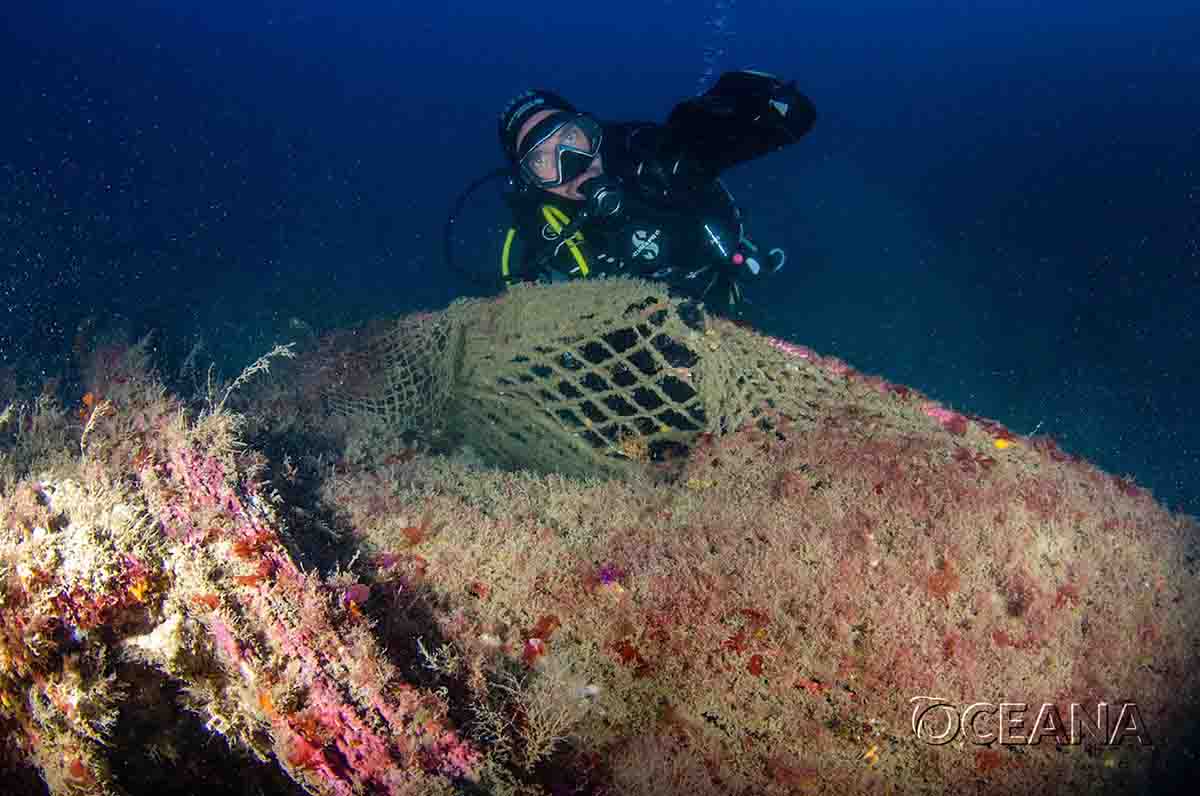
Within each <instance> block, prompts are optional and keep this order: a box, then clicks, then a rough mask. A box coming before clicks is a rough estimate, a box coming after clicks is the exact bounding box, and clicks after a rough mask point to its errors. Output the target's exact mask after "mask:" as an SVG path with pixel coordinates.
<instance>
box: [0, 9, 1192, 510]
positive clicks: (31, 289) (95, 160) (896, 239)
mask: <svg viewBox="0 0 1200 796" xmlns="http://www.w3.org/2000/svg"><path fill="white" fill-rule="evenodd" d="M14 5H18V4H15V3H7V4H5V10H3V11H0V20H2V22H3V26H2V31H0V74H2V75H3V78H4V79H3V80H0V258H2V259H0V267H3V269H4V272H3V279H2V280H0V302H2V303H0V309H2V310H3V312H2V314H0V360H2V362H3V364H4V365H5V366H7V367H10V368H13V369H14V370H15V371H16V372H17V374H18V375H19V376H20V377H21V378H25V379H29V378H34V377H36V376H37V375H38V374H39V373H40V372H42V371H45V372H47V373H57V372H60V371H62V370H64V368H65V367H66V363H67V361H68V359H69V354H70V348H71V343H72V338H73V337H74V335H75V330H76V328H77V326H78V324H79V323H80V322H81V321H82V319H84V318H85V317H88V316H98V317H99V318H100V319H101V322H102V323H111V322H112V321H111V318H112V317H114V316H119V317H122V318H124V319H125V320H124V325H125V326H127V327H128V328H129V329H130V331H131V333H133V334H140V333H142V332H143V331H145V330H147V329H150V328H153V329H156V330H158V340H159V341H160V346H161V349H162V353H163V357H164V358H165V359H168V360H169V359H170V358H171V357H172V356H175V357H178V356H181V355H182V352H184V351H186V350H187V349H188V347H189V346H190V345H191V342H192V341H193V340H194V339H195V338H196V336H197V335H201V336H203V337H204V339H205V341H206V343H207V347H208V351H209V352H210V355H211V356H214V357H216V358H217V360H218V362H219V363H220V365H221V367H222V369H223V370H224V371H225V372H227V373H228V372H231V371H236V370H237V369H238V368H239V367H240V365H241V364H243V363H245V362H246V361H249V360H250V359H252V358H253V357H254V356H257V355H258V354H260V353H261V352H262V351H263V350H265V348H266V347H268V346H269V345H270V343H272V342H274V341H277V340H283V339H288V336H289V334H294V325H293V324H292V322H291V321H292V319H293V318H297V319H299V320H301V321H303V322H305V323H307V324H310V325H312V326H314V327H316V328H318V329H323V328H328V327H330V326H332V325H337V324H346V323H353V322H358V321H361V320H363V319H365V318H367V317H370V316H381V315H392V314H396V313H399V312H403V311H407V310H410V309H413V308H416V307H435V306H440V305H443V304H444V303H446V302H447V301H449V300H451V299H452V298H454V297H455V296H457V295H462V294H463V293H466V292H472V291H473V290H474V288H473V287H472V286H471V285H469V284H465V283H464V282H462V281H461V280H459V279H457V278H456V277H455V276H454V275H453V274H450V273H448V272H447V271H446V269H445V267H444V264H443V262H442V257H441V249H440V239H441V227H442V224H443V222H444V219H445V214H446V211H447V209H448V207H449V205H450V203H451V201H452V200H453V199H454V197H455V195H456V194H457V193H458V192H459V191H460V190H461V189H462V188H463V186H464V185H465V184H466V183H467V182H468V181H469V180H470V179H471V178H473V177H475V176H477V175H479V174H481V173H483V172H485V171H487V170H488V169H490V168H492V167H494V166H496V165H499V148H498V144H497V142H496V133H495V117H496V113H497V111H498V110H499V108H500V107H501V106H502V105H503V104H504V102H505V101H506V100H507V99H508V98H509V97H511V96H512V95H513V94H515V93H516V92H517V91H518V90H520V89H522V88H525V87H527V86H530V85H539V86H543V87H547V88H552V89H555V90H558V91H560V92H561V93H563V94H565V95H566V96H567V97H569V98H571V99H572V100H573V101H574V102H575V103H576V104H577V105H580V106H583V107H586V108H588V109H591V110H592V111H594V112H595V113H597V114H598V115H600V116H602V117H604V118H607V119H622V118H648V119H662V118H664V117H665V115H666V113H667V111H668V110H669V109H670V107H671V105H672V104H673V103H674V102H676V101H678V100H679V99H682V98H683V97H685V96H687V95H689V94H692V93H695V92H697V91H699V90H701V89H702V88H704V87H705V86H706V85H707V84H708V81H707V80H706V77H705V75H706V73H707V72H709V71H711V70H715V71H717V72H719V71H721V70H725V69H733V68H741V67H755V68H760V69H765V70H768V71H772V72H775V73H777V74H781V75H785V76H787V77H789V78H795V79H796V80H797V81H798V83H799V85H800V87H801V88H802V89H803V90H804V91H805V92H806V93H808V94H809V95H810V96H812V97H813V99H814V100H815V102H816V104H817V107H818V109H819V111H820V114H821V116H820V120H819V122H818V127H817V129H816V130H815V131H814V132H813V134H812V135H811V136H810V137H809V138H808V139H806V140H805V141H803V142H801V143H800V144H799V145H797V146H795V147H793V148H792V149H789V150H786V151H784V152H782V153H779V154H776V155H773V156H771V157H768V158H766V159H763V160H762V161H759V162H755V163H752V164H749V165H748V166H745V167H741V168H739V169H737V170H735V171H734V172H733V173H731V174H730V175H728V182H729V184H730V186H731V188H732V189H733V190H734V192H735V193H736V194H737V195H738V196H739V198H740V199H741V200H742V202H743V204H744V205H745V206H746V209H747V211H748V212H749V214H750V217H751V222H752V226H751V231H752V232H753V233H754V234H755V236H756V237H757V238H758V239H760V241H761V242H764V243H767V244H769V245H772V246H774V245H781V246H784V247H786V248H788V250H789V251H790V253H791V262H790V263H789V267H788V269H787V271H786V273H785V275H783V276H782V277H780V278H779V279H777V280H776V281H775V282H774V283H773V284H772V285H771V288H770V290H769V291H762V292H759V293H758V294H756V295H755V296H754V298H755V304H754V305H753V307H752V309H751V311H750V317H751V319H752V320H753V321H754V322H755V323H756V324H757V325H759V326H760V327H762V328H764V329H765V330H766V331H768V332H770V333H773V334H777V335H783V336H786V337H788V338H789V339H792V340H795V341H797V342H801V343H805V344H807V345H810V346H812V347H813V348H815V349H817V350H818V351H821V352H822V353H827V354H835V355H837V356H840V357H842V358H844V359H846V360H847V361H849V362H850V363H851V364H853V365H855V366H856V367H859V368H860V369H863V370H866V371H869V372H875V373H879V374H882V375H884V376H886V377H887V378H889V379H891V380H893V381H899V382H905V383H909V384H913V385H915V386H917V387H919V388H920V389H922V390H924V391H926V392H928V393H930V394H931V395H933V396H934V397H937V398H939V399H941V400H944V401H946V402H947V403H949V404H951V405H953V406H955V407H957V408H961V409H963V410H965V411H968V412H972V413H977V414H982V415H987V416H991V417H995V418H997V419H999V420H1001V421H1002V422H1005V423H1006V424H1009V425H1010V426H1011V427H1013V428H1014V429H1015V430H1017V431H1019V432H1022V433H1027V432H1029V431H1031V430H1033V429H1034V428H1035V427H1036V428H1038V429H1039V432H1040V433H1049V434H1051V435H1053V436H1055V437H1056V438H1058V439H1059V440H1061V441H1062V443H1063V444H1064V446H1065V447H1066V448H1068V449H1069V450H1072V451H1074V452H1077V453H1080V454H1083V455H1085V456H1086V457H1088V458H1090V459H1092V460H1094V461H1096V462H1097V463H1098V464H1100V465H1101V466H1103V467H1105V468H1106V469H1109V470H1111V471H1113V472H1115V473H1132V474H1134V475H1135V476H1136V478H1137V480H1138V481H1139V483H1143V484H1145V485H1148V486H1150V487H1151V488H1152V489H1153V490H1154V492H1155V494H1157V495H1158V496H1159V497H1161V498H1163V499H1164V500H1166V501H1167V502H1168V503H1170V504H1171V505H1172V506H1175V507H1180V508H1183V509H1185V510H1187V511H1189V512H1192V513H1200V490H1198V489H1197V486H1196V483H1195V478H1194V475H1193V474H1194V473H1195V472H1196V470H1197V467H1198V465H1200V423H1198V418H1197V404H1198V402H1197V398H1196V391H1197V388H1200V375H1198V374H1200V368H1198V365H1200V354H1198V353H1197V351H1198V343H1200V340H1198V335H1197V329H1198V322H1197V315H1196V313H1197V306H1198V304H1200V220H1198V219H1200V44H1198V42H1200V11H1197V10H1195V9H1194V4H1185V3H1183V2H1153V1H1151V2H1143V3H1137V4H1131V3H1125V2H1122V3H1117V2H1110V1H1109V0H1104V1H1103V2H1095V1H1094V0H1087V1H1085V0H1072V2H1004V3H1001V2H981V3H971V4H963V3H951V2H946V3H933V2H922V3H889V2H873V3H851V4H847V3H831V2H826V3H767V2H761V0H760V1H758V2H751V1H750V0H736V1H735V0H724V2H712V1H711V0H705V2H683V0H642V1H641V2H630V1H629V0H618V1H617V2H610V3H602V4H595V3H585V4H578V5H570V4H561V3H557V4H544V5H542V6H538V5H535V4H519V5H513V4H493V3H481V2H470V3H468V2H452V3H449V4H446V5H443V6H441V7H440V8H439V4H432V3H431V4H420V5H418V4H413V3H409V2H395V3H383V2H348V3H339V4H337V10H336V11H330V10H326V8H327V7H330V6H332V5H333V4H328V3H315V2H307V3H286V4H285V3H258V2H253V0H249V1H248V2H238V3H228V2H214V1H212V0H209V1H208V2H193V1H192V0H187V1H177V2H171V3H166V2H158V3H152V2H135V3H104V4H98V3H83V2H57V3H55V2H39V3H36V4H34V3H27V4H21V5H27V6H32V7H34V8H27V9H22V10H14V9H13V8H12V6H14ZM967 5H969V6H970V8H964V7H963V6H967ZM568 6H569V7H568ZM1188 6H1193V7H1192V8H1189V7H1188ZM572 8H573V9H575V10H573V11H572V10H571V9H572ZM541 9H545V10H541ZM706 50H707V51H708V53H709V55H708V57H707V60H706V55H705V53H706ZM500 212H501V207H500V205H499V204H498V202H497V201H496V197H495V196H493V195H489V192H487V191H485V192H484V193H483V194H482V195H481V197H480V198H479V200H478V201H477V202H475V203H474V204H473V205H471V207H470V208H469V209H468V211H467V212H466V213H464V217H463V221H462V222H461V226H462V228H463V230H464V236H466V237H469V238H473V239H472V240H468V241H465V242H464V256H465V257H466V258H467V259H468V260H469V262H471V263H472V265H474V264H476V263H478V264H479V266H478V267H479V268H480V269H481V270H486V269H488V268H492V267H494V263H493V262H492V259H491V258H494V256H495V251H494V247H493V244H494V243H495V242H496V240H497V239H498V238H497V236H498V234H499V228H500V225H501V224H502V223H503V218H502V217H501V216H500ZM472 233H473V234H472ZM484 254H486V257H487V258H489V259H488V260H486V261H485V260H484V259H483V255H484ZM473 255H478V256H473Z"/></svg>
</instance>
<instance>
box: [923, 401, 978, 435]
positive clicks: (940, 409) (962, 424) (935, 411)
mask: <svg viewBox="0 0 1200 796" xmlns="http://www.w3.org/2000/svg"><path fill="white" fill-rule="evenodd" d="M921 411H922V412H924V413H925V414H926V415H928V416H929V417H932V418H933V419H934V420H936V421H938V423H940V424H941V425H942V428H944V429H946V430H947V431H949V432H950V433H951V434H954V435H956V436H962V435H963V434H966V433H967V418H966V417H964V416H963V415H960V414H959V413H958V412H955V411H953V410H951V409H947V408H946V407H944V406H939V405H938V404H936V403H932V402H930V403H926V404H924V405H923V406H922V407H921Z"/></svg>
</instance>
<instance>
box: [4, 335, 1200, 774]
mask: <svg viewBox="0 0 1200 796" xmlns="http://www.w3.org/2000/svg"><path fill="white" fill-rule="evenodd" d="M711 328H712V329H714V330H715V334H709V335H708V336H707V337H705V338H704V339H705V340H706V341H712V345H714V346H716V345H720V344H721V340H722V337H721V335H722V334H727V335H741V336H742V337H744V338H746V339H749V338H751V337H752V338H754V339H756V340H759V341H760V342H761V344H762V346H763V348H764V350H766V349H767V348H769V349H771V350H773V351H774V352H776V354H778V355H780V356H783V357H786V358H787V362H788V363H789V365H788V367H791V368H794V369H796V372H797V373H800V374H801V375H803V374H805V373H810V374H812V375H813V376H814V378H815V377H816V376H818V375H819V376H820V384H821V385H822V386H821V390H822V396H821V398H820V399H819V400H817V399H814V400H812V401H811V402H809V404H808V409H807V410H806V412H805V413H804V415H803V416H802V417H801V416H798V414H799V413H798V412H796V411H793V410H791V409H787V410H785V409H780V408H778V407H771V406H763V407H762V409H761V411H759V412H757V413H756V414H755V415H754V416H753V417H752V418H750V419H749V420H747V422H745V423H743V424H742V425H740V426H739V427H737V428H730V429H726V430H723V431H721V432H720V433H700V434H697V435H696V437H695V438H694V439H693V440H692V441H691V444H690V445H689V446H688V447H687V450H686V451H682V452H681V451H680V450H679V449H677V448H676V449H672V450H671V451H667V452H658V451H655V450H653V449H650V448H648V447H646V446H639V445H638V444H637V440H636V439H631V438H622V439H621V440H619V443H618V447H619V448H620V451H621V454H622V456H623V457H624V459H625V460H626V462H627V463H628V464H629V465H630V467H629V473H630V474H629V475H627V476H626V477H605V478H600V477H596V478H587V477H566V476H563V475H559V474H554V473H535V472H532V471H528V470H517V469H511V468H510V469H503V468H498V467H494V466H492V465H491V463H490V462H486V461H481V460H480V458H479V456H478V455H477V454H475V453H474V452H473V451H472V449H471V448H470V447H469V446H463V445H461V444H456V443H455V434H454V433H453V432H454V429H452V428H451V429H442V430H441V433H440V435H432V436H429V437H414V436H413V435H412V434H409V433H404V434H402V433H400V431H398V430H397V429H395V428H389V427H388V425H387V424H386V423H383V422H379V421H371V420H370V419H369V418H363V417H354V416H346V415H344V414H340V413H337V412H334V411H332V410H331V408H330V406H329V404H328V402H326V401H324V400H322V398H321V390H320V389H319V387H314V385H313V384H312V383H311V379H312V378H313V373H314V369H313V368H312V362H313V360H312V359H308V360H306V358H305V357H304V356H301V357H300V358H298V359H296V360H294V361H290V362H280V363H277V367H275V368H274V369H273V371H272V372H271V373H270V374H262V375H261V376H260V378H259V380H258V381H255V382H253V384H252V385H250V386H249V387H247V388H246V389H244V390H240V391H238V392H237V393H226V398H230V400H228V402H227V401H226V400H220V401H217V400H214V395H213V394H212V393H211V392H210V395H209V396H207V398H184V397H181V396H178V395H175V394H172V393H171V392H170V391H168V389H167V388H166V387H165V386H164V384H163V380H162V379H161V378H160V377H159V375H158V374H156V373H155V371H154V369H153V368H152V367H151V366H150V364H149V360H148V357H147V355H146V351H145V350H144V349H143V348H141V347H138V346H111V345H110V346H105V347H97V348H96V349H95V350H93V351H92V352H90V354H88V355H87V361H86V363H85V367H84V372H85V374H86V384H85V392H84V393H83V394H82V395H81V396H77V397H73V398H72V399H70V400H69V401H66V402H64V401H61V400H59V399H56V398H55V397H53V396H50V395H44V396H42V397H40V398H37V399H32V400H26V401H23V402H22V401H16V402H13V403H11V404H10V405H9V406H8V408H7V409H6V410H4V415H3V419H2V421H0V423H2V425H0V437H2V448H0V450H2V455H3V459H2V460H0V620H2V621H0V727H3V731H4V744H3V751H2V753H0V755H2V756H0V766H3V768H4V774H3V776H4V777H5V781H6V782H7V783H11V785H10V786H6V789H5V793H14V794H17V793H22V792H29V793H45V792H47V790H48V791H49V792H51V793H55V794H74V793H95V794H121V793H131V794H137V793H152V792H153V793H159V794H162V793H209V792H213V793H217V792H222V793H223V792H228V793H279V794H284V793H300V792H305V791H307V792H309V793H316V794H352V793H372V794H373V793H388V794H400V793H413V794H417V793H421V794H424V793H447V794H449V793H470V794H475V793H496V794H508V793H514V794H515V793H521V794H547V795H549V794H565V793H578V794H642V793H645V794H670V793H680V794H683V793H687V794H693V795H695V796H698V795H699V794H709V793H711V794H726V793H737V794H751V793H753V794H758V793H768V794H769V793H778V794H786V793H806V794H807V793H831V794H847V793H943V792H949V791H966V792H974V793H1039V792H1057V793H1067V792H1074V793H1096V792H1110V793H1119V792H1136V791H1139V790H1141V789H1145V788H1149V787H1160V788H1162V787H1167V786H1169V785H1170V784H1171V783H1172V782H1173V781H1174V780H1175V778H1176V777H1179V776H1183V774H1181V773H1180V772H1185V773H1186V772H1189V771H1193V770H1194V751H1193V748H1194V744H1193V742H1192V741H1193V735H1192V733H1193V728H1192V727H1191V725H1190V722H1191V721H1193V720H1194V717H1195V716H1196V715H1197V714H1196V699H1197V695H1198V694H1200V689H1198V686H1200V682H1198V678H1200V674H1198V673H1197V672H1198V671H1200V669H1198V668H1197V643H1198V641H1200V636H1198V634H1197V629H1196V617H1197V616H1198V615H1200V610H1198V609H1200V604H1198V603H1200V590H1198V589H1197V572H1196V567H1197V563H1196V558H1195V551H1196V540H1197V531H1198V530H1200V529H1198V527H1197V523H1196V521H1195V520H1194V519H1193V518H1190V517H1186V516H1181V515H1175V514H1171V513H1170V512H1168V511H1167V510H1165V509H1164V508H1163V507H1162V506H1160V505H1159V504H1158V503H1156V502H1155V500H1154V498H1153V497H1152V496H1151V495H1150V494H1148V493H1147V492H1146V491H1145V490H1143V489H1142V488H1140V487H1138V486H1137V485H1136V484H1135V483H1133V482H1132V481H1131V480H1129V479H1127V478H1122V477H1116V476H1113V475H1111V474H1108V473H1105V472H1102V471H1101V470H1099V469H1097V468H1096V467H1094V466H1092V465H1090V464H1089V463H1087V462H1085V461H1081V460H1080V459H1078V458H1076V457H1074V456H1072V455H1070V454H1069V453H1067V452H1064V451H1062V450H1061V449H1060V448H1059V447H1058V446H1057V445H1055V443H1054V442H1053V441H1052V440H1050V439H1048V438H1045V437H1040V438H1030V437H1025V436H1021V435H1018V434H1015V433H1013V432H1011V431H1009V430H1008V429H1006V428H1004V427H1003V426H1001V425H1000V424H999V423H996V422H993V421H989V420H987V419H984V418H979V417H974V416H971V415H970V414H968V413H965V412H962V411H957V410H954V409H951V408H949V407H944V406H942V405H940V404H938V403H937V402H935V401H933V400H931V399H929V398H928V397H926V396H923V395H920V394H919V393H918V392H917V391H916V390H913V389H910V388H906V387H903V386H900V385H894V384H890V383H888V382H886V381H884V380H882V379H879V378H877V377H869V376H865V375H863V374H860V373H858V372H857V371H855V370H854V369H853V368H851V367H849V366H847V365H845V364H844V363H841V362H838V361H837V360H833V359H830V358H825V357H821V356H819V355H817V354H816V353H814V352H812V351H810V350H808V349H806V348H802V347H799V346H792V345H789V344H786V343H782V342H779V341H770V340H767V339H765V338H758V337H756V336H754V335H752V333H750V332H748V331H745V330H734V329H733V328H732V327H726V326H722V325H721V324H719V323H716V322H713V323H712V325H711ZM730 339H732V338H730ZM714 350H715V349H714ZM814 383H816V382H814ZM831 385H832V386H831ZM230 396H232V397H230ZM64 403H65V405H64ZM800 403H803V402H800ZM797 405H799V403H798V404H797ZM0 409H3V407H0ZM922 700H924V701H922ZM980 703H983V704H984V707H983V708H982V709H978V710H976V711H975V713H974V714H968V717H970V716H972V715H973V716H974V720H973V721H969V722H968V724H969V726H965V727H955V729H958V730H960V731H959V732H957V733H954V734H953V736H950V737H946V736H947V735H949V733H944V732H942V729H943V725H945V724H946V722H947V721H948V720H950V719H954V720H955V721H957V720H958V719H957V718H955V717H961V713H962V711H963V710H965V709H966V708H967V707H968V706H970V705H972V704H980ZM1000 703H1010V704H1025V705H1026V706H1027V707H1026V712H1025V713H1024V714H1023V718H1024V721H1023V723H1021V721H1020V719H1018V720H1017V723H1016V724H1012V723H1011V722H1010V723H1009V724H1008V725H1006V726H1001V725H1002V724H1003V719H1004V718H1005V717H1009V718H1011V714H1006V713H1004V712H1003V711H1001V710H1000V709H999V708H998V707H997V708H996V709H994V710H993V709H992V708H989V707H987V706H988V705H994V706H999V705H1000ZM1101 703H1104V704H1107V705H1109V706H1111V708H1110V713H1111V717H1112V722H1111V723H1110V724H1109V725H1107V726H1105V727H1097V726H1091V725H1093V724H1098V722H1093V721H1091V719H1092V718H1094V717H1096V716H1097V715H1100V716H1101V717H1103V716H1105V715H1106V714H1104V713H1103V712H1102V709H1101V708H1100V707H1099V706H1100V705H1101ZM934 704H936V705H938V706H940V707H938V708H937V710H936V711H934V712H930V711H929V708H930V706H931V705H934ZM1073 710H1075V711H1077V712H1078V713H1079V714H1080V715H1082V716H1087V717H1090V718H1089V722H1090V723H1089V725H1088V726H1086V727H1083V728H1082V729H1083V730H1086V731H1085V732H1083V734H1082V735H1079V736H1078V737H1075V735H1076V733H1075V731H1076V730H1077V729H1080V728H1078V727H1076V726H1075V722H1074V721H1073V720H1072V718H1071V717H1072V715H1073V713H1072V711H1073ZM1098 710H1100V711H1101V712H1099V713H1098ZM922 711H923V712H922ZM935 718H936V719H937V721H934V719H935ZM1056 721H1057V722H1058V723H1057V724H1056V723H1055V722H1056ZM935 724H936V725H937V726H936V727H935ZM939 733H942V735H940V736H939V735H938V734H939ZM1005 733H1007V735H1005Z"/></svg>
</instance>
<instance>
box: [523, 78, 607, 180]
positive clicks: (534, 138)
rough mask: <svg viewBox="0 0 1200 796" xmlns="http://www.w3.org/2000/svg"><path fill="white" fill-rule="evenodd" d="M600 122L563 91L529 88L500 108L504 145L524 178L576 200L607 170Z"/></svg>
mask: <svg viewBox="0 0 1200 796" xmlns="http://www.w3.org/2000/svg"><path fill="white" fill-rule="evenodd" d="M602 138H603V134H602V131H601V128H600V125H599V124H598V123H597V122H596V121H595V120H594V119H592V118H591V117H590V116H587V115H586V114H581V113H579V112H578V111H576V110H575V108H574V107H573V106H572V105H571V104H570V103H569V102H567V101H566V100H564V99H563V98H562V97H559V96H558V95H556V94H552V93H550V92H548V91H527V92H525V93H523V94H521V95H519V96H518V97H517V98H516V99H514V100H513V101H512V102H510V103H509V104H508V107H506V108H505V109H504V111H503V112H502V113H501V114H500V145H501V146H502V147H503V148H504V154H505V155H506V156H507V157H508V159H509V162H511V163H512V164H513V165H514V166H516V167H517V171H518V173H519V174H520V176H521V179H522V180H523V181H524V182H525V183H526V184H527V185H530V186H532V187H534V188H538V189H540V190H543V191H547V192H548V193H552V194H555V195H557V196H562V197H564V198H566V199H573V200H576V201H582V200H584V198H585V197H584V195H583V194H582V193H581V192H580V190H579V187H580V186H581V185H582V184H583V183H585V182H587V181H588V180H590V179H592V178H593V177H598V176H600V175H601V174H602V173H603V172H604V164H603V161H602V159H601V157H600V143H601V140H602Z"/></svg>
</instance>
